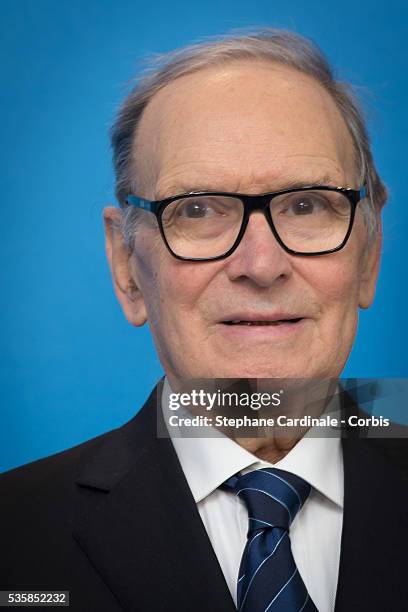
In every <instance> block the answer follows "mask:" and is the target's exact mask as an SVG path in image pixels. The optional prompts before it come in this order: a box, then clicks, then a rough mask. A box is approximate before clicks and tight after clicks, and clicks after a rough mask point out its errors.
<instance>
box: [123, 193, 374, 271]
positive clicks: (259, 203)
mask: <svg viewBox="0 0 408 612" xmlns="http://www.w3.org/2000/svg"><path fill="white" fill-rule="evenodd" d="M302 191H333V192H337V193H341V194H343V195H344V196H346V198H347V199H348V201H349V202H350V205H351V209H350V221H349V227H348V230H347V232H346V235H345V237H344V239H343V242H342V243H341V244H340V245H339V246H338V247H335V248H334V249H328V250H326V251H317V252H311V253H303V252H301V251H294V250H293V249H290V248H289V247H288V246H286V245H285V244H284V242H283V241H282V239H281V238H280V236H279V234H278V232H277V230H276V227H275V224H274V222H273V219H272V215H271V210H270V208H269V205H270V203H271V201H272V200H273V199H274V198H275V197H277V196H280V195H285V194H287V193H296V192H302ZM367 195H368V193H367V188H366V186H365V185H363V186H362V187H361V188H360V189H350V188H348V187H332V186H329V185H307V186H305V187H292V188H290V189H282V190H279V191H273V192H271V193H262V194H259V195H258V194H256V195H253V194H251V195H249V194H243V193H229V192H226V191H191V192H189V193H183V194H179V195H175V196H171V197H169V198H165V199H164V200H145V199H144V198H141V197H139V196H137V195H135V194H132V193H129V194H128V195H127V196H126V198H125V204H127V205H129V206H135V207H136V208H140V209H142V210H146V211H148V212H151V213H153V214H154V215H155V216H156V219H157V222H158V226H159V230H160V234H161V236H162V238H163V241H164V244H165V245H166V247H167V249H168V251H169V252H170V253H171V255H173V257H175V258H176V259H179V260H181V261H193V262H206V261H218V260H221V259H226V258H227V257H229V256H230V255H232V253H233V252H234V251H235V250H236V249H237V248H238V246H239V245H240V243H241V240H242V238H243V236H244V234H245V230H246V228H247V226H248V222H249V217H250V215H251V213H253V212H255V211H256V210H260V211H262V212H263V213H264V216H265V218H266V220H267V222H268V225H269V227H270V228H271V230H272V234H273V235H274V237H275V239H276V241H277V242H278V244H279V245H280V246H281V247H282V248H283V249H284V250H285V251H286V252H287V253H289V254H290V255H297V256H300V257H311V256H313V257H318V256H319V255H328V254H329V253H336V252H337V251H340V250H341V249H342V248H344V247H345V245H346V244H347V241H348V239H349V237H350V234H351V231H352V229H353V225H354V218H355V214H356V208H357V204H358V203H359V202H360V201H361V200H363V199H364V198H366V197H367ZM196 196H224V197H230V198H231V197H233V198H237V199H238V200H241V202H242V204H243V206H244V212H243V215H242V222H241V227H240V230H239V232H238V234H237V237H236V239H235V241H234V244H233V245H232V247H231V248H230V249H229V250H228V251H227V252H226V253H223V254H222V255H216V256H215V257H182V256H181V255H177V254H176V253H174V251H173V250H172V249H171V247H170V245H169V243H168V241H167V238H166V235H165V232H164V228H163V222H162V216H163V212H164V210H165V208H166V207H167V206H168V205H169V204H171V203H172V202H174V201H175V200H180V199H187V198H193V197H196Z"/></svg>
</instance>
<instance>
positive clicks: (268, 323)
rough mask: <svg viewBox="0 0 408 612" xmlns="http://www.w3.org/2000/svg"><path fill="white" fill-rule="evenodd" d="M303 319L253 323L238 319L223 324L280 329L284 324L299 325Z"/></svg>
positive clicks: (295, 318)
mask: <svg viewBox="0 0 408 612" xmlns="http://www.w3.org/2000/svg"><path fill="white" fill-rule="evenodd" d="M302 319H303V317H294V318H291V319H276V320H273V321H252V320H243V319H237V320H232V321H222V323H224V325H248V326H251V327H257V326H262V327H265V326H273V327H278V326H279V325H284V324H291V325H294V324H295V323H299V321H302Z"/></svg>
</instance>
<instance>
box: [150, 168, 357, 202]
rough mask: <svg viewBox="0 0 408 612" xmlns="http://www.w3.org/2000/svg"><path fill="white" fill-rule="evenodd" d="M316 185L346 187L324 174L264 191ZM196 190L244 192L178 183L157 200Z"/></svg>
mask: <svg viewBox="0 0 408 612" xmlns="http://www.w3.org/2000/svg"><path fill="white" fill-rule="evenodd" d="M314 185H316V187H324V186H327V187H346V185H339V184H338V181H337V180H336V179H334V178H333V177H332V176H330V175H328V174H327V175H323V176H320V177H315V178H314V179H312V180H311V179H310V178H309V179H308V180H299V178H298V177H296V178H290V177H289V178H288V179H287V180H285V181H283V180H282V183H278V186H277V187H273V188H272V187H271V188H269V189H265V190H263V192H262V193H272V192H274V191H283V190H285V189H301V188H302V187H309V186H314ZM196 192H208V193H212V192H213V193H220V192H221V193H222V192H225V193H243V192H234V191H229V190H228V189H224V188H215V187H214V185H210V184H208V183H190V184H189V183H179V184H178V185H174V186H172V187H169V188H168V189H166V192H165V193H164V194H163V195H162V194H160V197H157V201H160V200H166V199H167V198H172V197H174V196H177V195H184V194H188V193H196Z"/></svg>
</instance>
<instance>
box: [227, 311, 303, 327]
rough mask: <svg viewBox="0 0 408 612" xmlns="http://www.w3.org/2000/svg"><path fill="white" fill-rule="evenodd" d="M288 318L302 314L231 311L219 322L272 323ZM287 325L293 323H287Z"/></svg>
mask: <svg viewBox="0 0 408 612" xmlns="http://www.w3.org/2000/svg"><path fill="white" fill-rule="evenodd" d="M290 319H292V320H293V319H304V315H302V314H299V313H292V312H274V313H262V312H245V311H240V312H233V313H231V314H228V315H226V316H225V317H223V318H222V319H221V320H220V321H219V323H223V324H226V325H228V323H229V322H230V321H248V322H254V323H255V322H257V321H259V322H260V323H274V322H276V321H282V320H290ZM289 325H294V324H293V323H289Z"/></svg>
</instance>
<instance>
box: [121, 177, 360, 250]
mask: <svg viewBox="0 0 408 612" xmlns="http://www.w3.org/2000/svg"><path fill="white" fill-rule="evenodd" d="M365 197H367V191H366V188H365V187H362V188H361V189H359V190H355V189H347V188H344V187H327V186H320V185H316V186H313V185H312V186H308V187H302V188H296V189H285V190H282V191H276V192H273V193H265V194H262V195H244V194H241V193H225V192H195V193H187V194H183V195H177V196H173V197H170V198H166V199H165V200H160V201H156V202H150V201H148V200H144V199H143V198H139V197H138V196H136V195H133V194H129V195H128V196H127V198H126V200H125V202H126V204H128V205H132V206H136V207H137V208H140V209H143V210H146V211H148V212H150V213H152V214H154V215H155V216H156V218H157V221H158V225H159V228H160V232H161V235H162V238H163V240H164V242H165V244H166V246H167V248H168V250H169V251H170V253H171V254H172V255H174V257H176V258H177V259H182V260H186V261H213V260H217V259H223V258H225V257H228V256H229V255H231V254H232V253H233V252H234V251H235V249H236V248H237V247H238V245H239V243H240V242H241V239H242V237H243V235H244V233H245V230H246V227H247V225H248V221H249V216H250V214H251V213H253V212H255V211H261V212H263V214H264V215H265V217H266V220H267V222H268V224H269V226H270V228H271V230H272V233H273V235H274V236H275V238H276V240H277V241H278V243H279V244H280V246H281V247H282V248H283V249H285V251H287V252H288V253H291V254H292V255H306V256H310V255H313V256H315V255H326V254H327V253H335V252H336V251H339V250H340V249H342V248H343V247H344V246H345V244H346V243H347V240H348V238H349V236H350V234H351V230H352V228H353V222H354V217H355V212H356V207H357V204H358V203H359V202H360V200H362V199H363V198H365Z"/></svg>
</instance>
